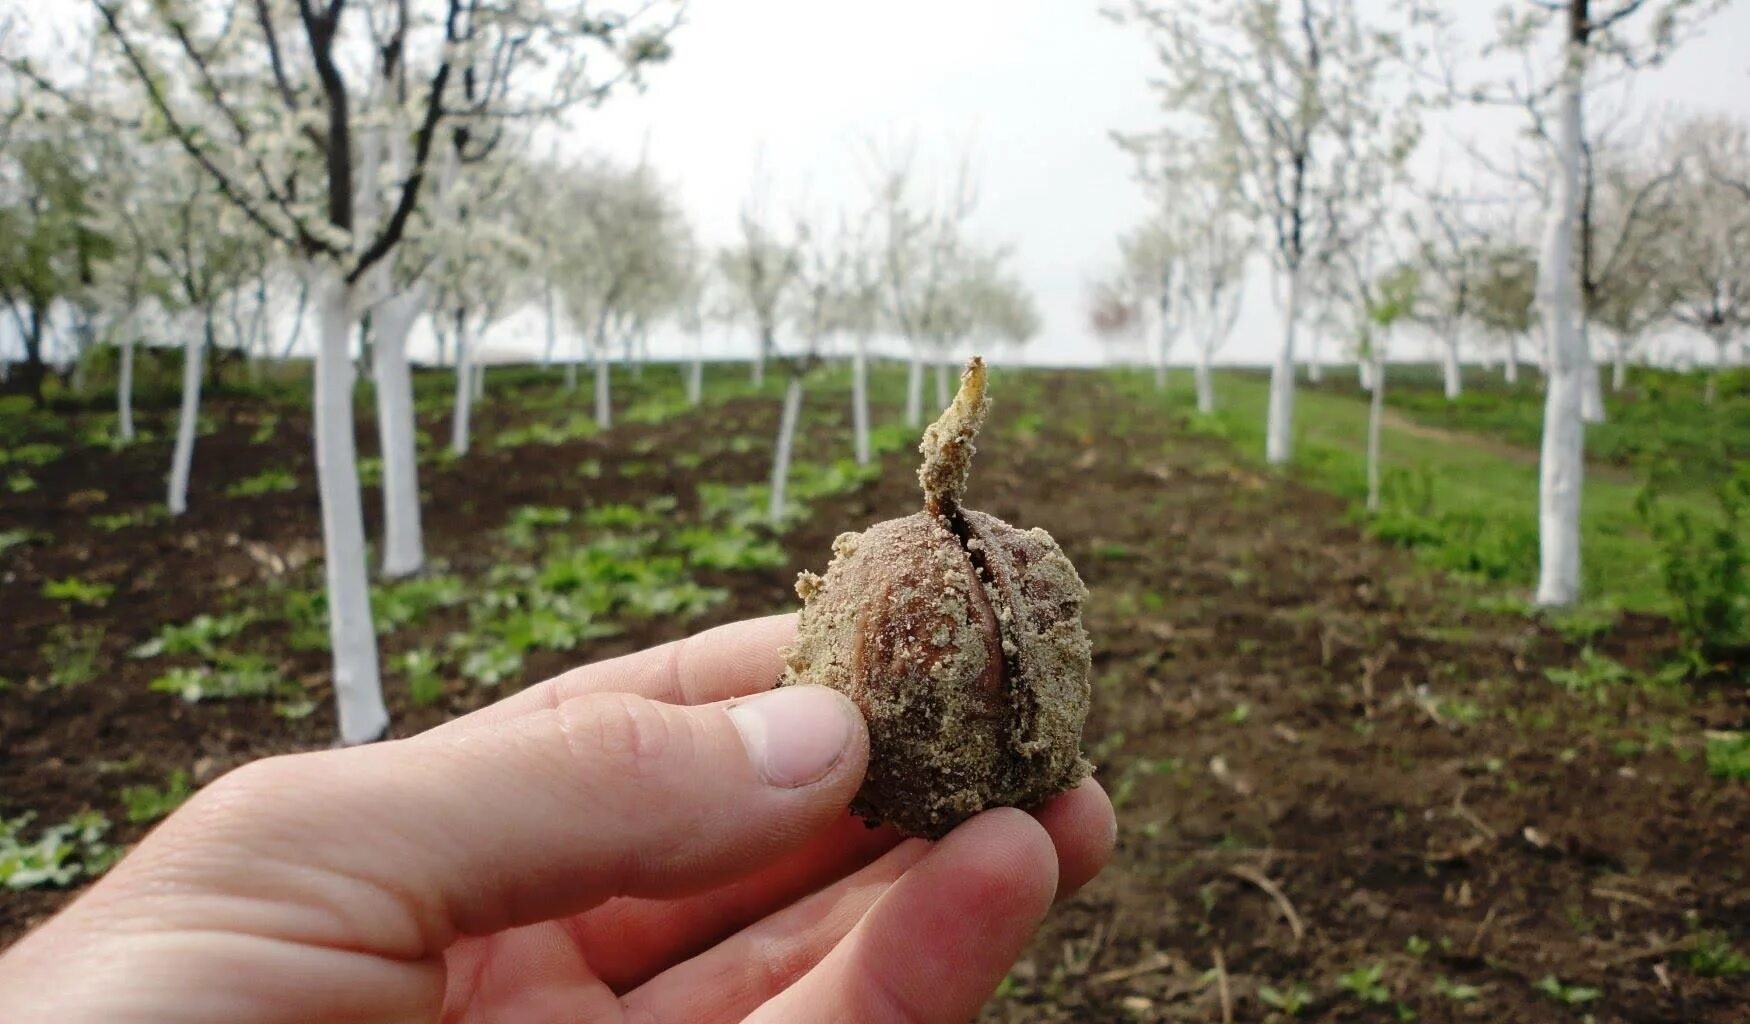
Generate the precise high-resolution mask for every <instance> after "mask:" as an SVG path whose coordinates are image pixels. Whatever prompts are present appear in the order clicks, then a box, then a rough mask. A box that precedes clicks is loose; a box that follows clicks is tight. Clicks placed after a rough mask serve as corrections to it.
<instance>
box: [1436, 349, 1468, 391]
mask: <svg viewBox="0 0 1750 1024" xmlns="http://www.w3.org/2000/svg"><path fill="white" fill-rule="evenodd" d="M1442 354H1443V355H1444V357H1445V358H1443V359H1442V360H1441V377H1442V380H1443V382H1444V384H1445V386H1446V400H1447V401H1448V402H1456V401H1458V396H1459V395H1462V394H1463V393H1464V370H1463V369H1462V368H1461V367H1460V366H1459V363H1458V339H1457V338H1456V337H1453V338H1448V339H1446V344H1445V346H1444V351H1443V353H1442Z"/></svg>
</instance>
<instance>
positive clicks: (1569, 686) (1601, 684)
mask: <svg viewBox="0 0 1750 1024" xmlns="http://www.w3.org/2000/svg"><path fill="white" fill-rule="evenodd" d="M1543 674H1544V676H1545V677H1546V678H1548V679H1549V681H1550V682H1552V683H1555V684H1556V685H1558V686H1560V687H1561V688H1562V689H1564V690H1567V691H1568V692H1569V693H1590V694H1595V695H1600V696H1601V695H1602V694H1603V691H1604V690H1605V689H1606V688H1608V687H1611V686H1615V685H1617V684H1619V683H1624V682H1627V681H1628V680H1629V678H1630V674H1629V670H1628V669H1626V668H1624V667H1623V666H1622V664H1621V663H1619V662H1617V661H1615V660H1613V659H1611V658H1609V657H1607V656H1605V655H1602V654H1599V653H1598V652H1597V651H1595V650H1593V649H1592V648H1590V647H1586V648H1583V649H1582V650H1581V651H1580V663H1579V664H1578V665H1576V666H1574V667H1572V668H1546V669H1544V670H1543Z"/></svg>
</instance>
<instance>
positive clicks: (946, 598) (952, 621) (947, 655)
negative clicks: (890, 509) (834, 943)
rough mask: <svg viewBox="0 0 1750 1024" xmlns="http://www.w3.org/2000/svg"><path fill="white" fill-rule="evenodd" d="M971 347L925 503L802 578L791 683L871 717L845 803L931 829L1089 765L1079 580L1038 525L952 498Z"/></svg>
mask: <svg viewBox="0 0 1750 1024" xmlns="http://www.w3.org/2000/svg"><path fill="white" fill-rule="evenodd" d="M985 376H986V371H985V367H984V361H983V360H982V359H979V358H976V357H974V358H973V360H972V361H971V362H970V363H968V364H967V368H966V372H965V374H964V375H963V376H962V377H961V382H960V392H959V394H958V395H956V396H955V399H954V402H953V404H952V405H951V406H950V407H949V408H948V409H947V410H946V411H944V412H943V413H942V417H941V418H940V419H939V420H937V421H936V422H935V423H934V424H932V425H931V426H930V427H929V429H928V430H926V431H925V432H924V438H923V442H922V444H920V445H919V451H920V452H922V454H923V457H924V459H923V466H922V468H921V469H920V470H919V471H918V479H919V482H920V483H921V484H922V485H923V490H924V511H922V512H919V513H917V514H915V515H910V516H906V517H904V518H902V519H890V520H887V521H886V522H881V523H877V524H875V525H874V526H872V527H870V528H869V529H868V530H866V531H864V532H863V533H861V534H857V533H845V534H840V535H839V537H838V539H837V540H835V541H834V542H833V556H834V557H833V560H832V564H831V565H830V566H828V568H827V571H826V576H825V577H824V578H823V577H820V576H816V575H815V574H813V573H809V572H804V573H802V574H801V576H800V577H799V578H798V579H797V582H796V592H797V593H798V594H799V595H800V596H801V597H802V599H803V609H802V616H801V624H800V630H799V634H800V635H799V637H798V639H797V642H796V644H795V645H794V646H793V647H792V648H791V649H790V650H789V651H788V652H787V655H786V660H787V662H788V666H789V668H788V671H786V673H785V676H784V680H783V683H784V684H786V685H795V684H804V683H817V684H821V685H825V686H830V687H832V688H834V689H836V690H839V691H840V692H842V693H844V694H846V695H847V696H849V697H850V698H851V699H852V700H854V701H856V702H857V705H858V707H859V708H861V709H862V712H863V715H864V717H865V718H866V719H867V720H868V723H869V741H870V748H871V750H870V760H869V772H868V776H867V778H866V779H865V780H864V783H863V787H862V789H861V790H860V791H859V792H858V794H857V798H856V800H855V801H853V803H852V810H853V811H855V812H856V813H857V814H859V815H861V816H862V817H863V818H865V819H866V820H868V821H870V822H871V823H875V822H889V823H891V824H893V825H894V827H896V828H897V829H898V830H899V831H900V832H902V833H904V834H907V835H921V836H928V837H931V838H938V837H940V836H942V835H944V834H946V833H947V832H948V830H950V829H952V828H953V827H954V826H955V825H958V824H959V823H960V822H962V821H964V820H966V819H967V818H969V817H971V816H972V815H974V814H976V813H978V812H979V811H982V810H984V809H986V808H989V807H1002V806H1015V807H1031V806H1033V805H1035V804H1038V803H1039V802H1041V801H1043V800H1044V799H1045V798H1046V797H1049V796H1051V795H1053V794H1056V793H1061V792H1063V791H1064V790H1066V789H1069V788H1070V787H1071V786H1074V785H1075V784H1076V783H1077V782H1079V781H1080V780H1081V779H1082V778H1083V777H1085V776H1086V775H1088V774H1089V773H1090V772H1091V771H1092V766H1091V765H1089V763H1088V761H1087V760H1086V759H1085V758H1083V757H1082V756H1081V735H1082V723H1083V721H1084V720H1085V719H1086V718H1087V714H1088V699H1089V693H1090V688H1089V684H1088V669H1089V658H1090V654H1089V650H1090V648H1089V643H1088V635H1087V632H1086V630H1085V629H1083V627H1082V604H1083V602H1084V601H1085V600H1086V599H1087V596H1088V592H1087V588H1086V587H1084V586H1083V585H1082V581H1081V577H1080V576H1078V575H1077V574H1076V570H1075V566H1073V565H1071V564H1070V561H1069V558H1068V557H1067V556H1066V555H1064V553H1063V550H1062V549H1061V548H1059V547H1058V546H1057V542H1056V541H1054V540H1053V539H1052V537H1051V535H1050V534H1048V533H1046V532H1045V531H1044V530H1039V529H1033V530H1021V529H1017V528H1015V527H1013V526H1010V525H1009V524H1008V523H1005V522H1003V521H1002V520H1001V519H998V518H996V517H995V516H991V515H986V514H985V513H983V512H978V511H975V510H972V509H966V508H962V507H961V499H962V497H963V495H964V494H965V490H966V484H967V480H968V478H969V476H970V474H971V466H972V456H973V454H974V451H975V448H974V447H973V440H974V438H975V437H976V436H977V434H978V431H979V428H980V427H982V426H983V424H984V419H985V416H986V415H987V414H988V412H989V408H990V402H989V399H988V398H987V397H986V395H985Z"/></svg>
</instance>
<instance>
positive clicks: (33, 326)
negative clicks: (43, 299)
mask: <svg viewBox="0 0 1750 1024" xmlns="http://www.w3.org/2000/svg"><path fill="white" fill-rule="evenodd" d="M46 316H47V312H46V311H45V310H44V309H42V307H40V306H35V305H33V306H31V307H30V323H29V328H28V329H27V330H26V331H25V332H24V390H25V393H26V394H28V395H30V399H31V402H32V404H34V405H35V406H36V407H37V408H38V409H41V408H42V407H43V405H44V400H43V378H44V377H47V376H48V367H47V366H46V365H45V364H44V363H43V320H44V319H45V318H46Z"/></svg>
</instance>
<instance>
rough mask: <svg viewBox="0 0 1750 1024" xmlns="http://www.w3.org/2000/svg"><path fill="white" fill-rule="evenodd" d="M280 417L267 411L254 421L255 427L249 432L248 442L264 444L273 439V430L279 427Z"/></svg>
mask: <svg viewBox="0 0 1750 1024" xmlns="http://www.w3.org/2000/svg"><path fill="white" fill-rule="evenodd" d="M279 425H280V418H279V415H278V414H277V413H271V412H270V413H268V414H266V415H265V416H263V417H261V420H260V421H259V422H258V423H256V425H255V429H254V430H252V431H250V433H249V443H250V444H266V443H268V442H269V441H272V440H273V435H274V431H276V430H278V429H279Z"/></svg>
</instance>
